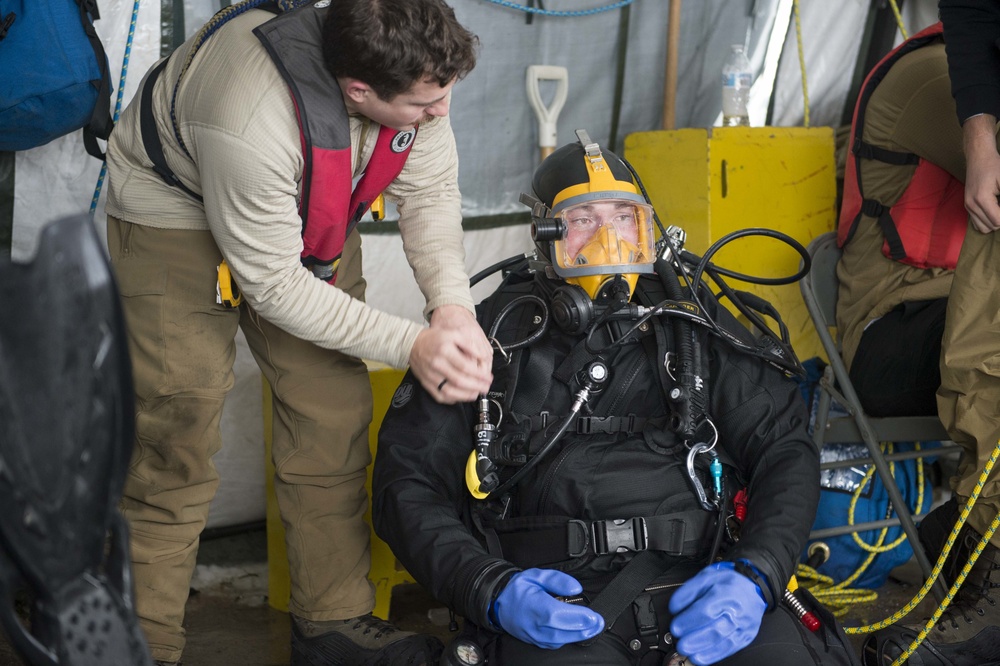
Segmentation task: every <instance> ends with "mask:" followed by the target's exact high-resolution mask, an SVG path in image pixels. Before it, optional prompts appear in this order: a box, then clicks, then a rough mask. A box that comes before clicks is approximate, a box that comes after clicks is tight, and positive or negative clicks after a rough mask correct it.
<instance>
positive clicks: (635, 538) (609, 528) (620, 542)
mask: <svg viewBox="0 0 1000 666" xmlns="http://www.w3.org/2000/svg"><path fill="white" fill-rule="evenodd" d="M591 532H592V534H593V537H594V553H596V554H597V555H607V554H608V553H624V552H626V551H632V552H636V553H637V552H639V551H643V550H646V548H647V547H648V546H649V539H648V537H647V535H646V519H645V518H638V517H637V518H617V519H615V520H595V521H594V524H593V527H592V528H591Z"/></svg>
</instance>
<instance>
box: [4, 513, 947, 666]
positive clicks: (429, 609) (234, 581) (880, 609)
mask: <svg viewBox="0 0 1000 666" xmlns="http://www.w3.org/2000/svg"><path fill="white" fill-rule="evenodd" d="M266 553H267V541H266V534H265V531H264V529H263V527H260V528H256V529H251V530H249V531H245V532H241V533H238V534H233V535H229V536H225V537H216V538H211V539H207V540H205V541H203V543H202V546H201V550H200V552H199V556H198V562H199V564H198V569H197V572H196V575H195V579H194V581H193V583H192V593H191V597H190V600H189V601H188V604H187V616H186V621H185V625H186V628H187V632H188V645H187V649H186V651H185V654H184V666H229V665H230V664H232V665H234V666H235V665H238V666H284V665H285V664H288V663H289V654H290V652H289V634H290V629H289V618H288V615H287V614H285V613H282V612H279V611H276V610H274V609H272V608H270V607H269V606H268V604H267V562H266ZM920 583H921V580H920V573H919V569H918V568H917V566H916V564H915V562H914V561H913V560H912V559H911V560H910V562H908V563H907V564H905V565H903V566H901V567H898V568H897V569H895V570H894V571H893V572H892V575H891V576H890V579H889V582H888V583H886V585H884V586H883V587H882V588H880V589H879V590H878V600H876V601H874V602H871V603H865V604H860V605H858V606H855V607H854V608H852V610H851V612H850V614H849V615H848V616H847V617H846V618H845V621H844V624H845V626H860V625H862V624H866V623H871V622H874V621H878V620H881V619H883V618H885V617H887V616H889V615H891V614H892V613H893V612H894V611H896V610H897V609H899V608H901V607H902V606H904V605H905V604H906V603H907V602H908V601H909V600H910V599H911V598H912V597H913V595H914V594H915V593H916V591H917V590H918V589H919V587H920ZM933 608H934V603H933V602H932V601H929V600H925V601H924V602H923V603H921V604H920V605H919V606H917V608H916V609H915V610H914V611H913V613H912V614H911V617H914V618H917V619H919V618H923V617H927V616H929V615H930V613H931V612H932V611H933ZM391 620H392V621H393V622H395V623H396V624H397V625H399V626H400V627H401V628H403V629H408V630H411V631H420V632H426V633H432V634H434V635H437V636H438V637H440V638H441V639H442V640H443V641H444V642H445V643H447V642H448V641H449V640H450V634H449V631H448V627H447V624H448V613H447V611H446V610H445V609H443V608H441V604H439V603H437V602H436V601H434V600H433V599H432V598H431V597H430V596H429V595H427V594H426V593H425V592H424V591H423V590H422V588H420V587H419V586H417V585H404V586H399V587H397V588H396V589H395V590H394V591H393V601H392V610H391ZM862 640H863V637H852V641H853V642H854V643H855V644H856V646H857V647H858V648H859V649H860V645H861V641H862ZM20 664H22V662H21V660H20V659H19V658H18V657H17V656H16V655H15V654H14V652H13V651H12V650H11V648H10V647H9V646H8V645H7V644H6V642H5V641H2V639H0V665H2V666H7V665H20Z"/></svg>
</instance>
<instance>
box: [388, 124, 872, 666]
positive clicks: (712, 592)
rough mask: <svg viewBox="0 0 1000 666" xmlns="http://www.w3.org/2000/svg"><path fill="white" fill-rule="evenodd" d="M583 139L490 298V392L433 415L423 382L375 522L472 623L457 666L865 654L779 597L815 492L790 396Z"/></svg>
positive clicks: (393, 410)
mask: <svg viewBox="0 0 1000 666" xmlns="http://www.w3.org/2000/svg"><path fill="white" fill-rule="evenodd" d="M577 135H578V137H579V138H580V142H579V143H574V144H570V145H566V146H563V147H562V148H560V149H559V150H557V151H555V152H554V153H553V154H552V155H550V156H549V157H548V158H547V159H546V160H545V161H544V162H543V163H542V164H541V166H540V167H539V168H538V169H537V171H536V172H535V174H534V177H533V181H532V189H533V191H534V195H535V197H536V199H534V200H532V199H531V198H530V197H529V198H528V199H529V200H528V201H526V202H527V203H529V205H533V224H532V232H533V236H534V239H535V241H536V245H537V246H538V248H539V251H540V252H541V253H542V254H544V255H545V257H546V258H547V259H548V261H546V262H538V261H534V262H532V261H524V262H522V263H521V264H520V265H518V266H516V267H514V268H512V269H511V270H510V271H509V272H508V273H507V274H506V276H505V278H504V280H503V282H502V284H501V286H500V287H499V288H498V289H497V290H496V291H495V292H494V293H493V295H492V296H490V297H489V298H487V299H486V300H485V301H484V302H483V303H482V304H480V306H479V310H478V315H479V320H480V324H481V325H482V326H483V328H484V330H485V331H487V333H488V337H490V338H492V339H493V341H494V345H495V347H496V355H495V358H496V362H495V364H494V377H495V381H494V383H493V386H492V388H491V390H490V393H489V394H488V395H486V396H482V397H481V399H480V400H479V401H478V403H475V404H472V403H470V404H464V405H450V406H449V405H439V404H437V403H436V402H435V401H434V400H433V399H432V398H431V396H430V395H428V394H427V393H426V392H425V391H424V390H423V389H422V388H421V386H420V384H419V383H418V382H417V381H415V380H414V378H413V377H412V375H409V374H408V375H407V376H406V377H405V378H404V379H403V381H402V383H401V384H400V386H399V388H398V389H397V391H396V393H395V395H394V397H393V400H392V404H391V407H390V408H389V410H388V413H387V415H386V417H385V420H384V422H383V425H382V428H381V431H380V434H379V448H378V454H377V457H376V461H375V471H374V482H373V502H374V506H373V519H374V523H375V528H376V531H377V533H378V534H379V536H381V537H382V538H383V539H384V540H385V541H386V542H388V544H389V545H390V547H391V548H392V550H393V551H394V553H395V554H396V556H397V557H398V558H399V560H400V561H401V562H402V563H403V565H404V566H405V567H406V569H407V570H408V571H409V572H410V573H411V574H412V575H413V576H414V577H415V578H416V580H417V581H418V582H419V583H421V584H422V585H423V586H424V587H425V588H426V589H427V590H429V591H430V592H431V593H432V594H433V595H434V596H435V597H436V598H437V599H438V600H440V601H441V602H443V603H444V604H446V605H447V606H448V607H449V608H450V609H451V610H452V611H453V612H455V613H457V614H458V615H460V616H462V617H463V618H464V620H465V625H464V630H463V633H462V634H461V636H460V637H459V639H457V640H456V641H455V642H454V643H453V644H452V646H451V647H450V648H449V650H450V652H446V655H445V658H446V659H447V658H448V656H449V654H454V655H455V656H456V657H458V658H456V659H455V660H454V661H453V662H445V663H461V664H483V663H488V664H490V665H491V666H497V665H500V664H507V665H514V666H522V665H531V666H534V665H536V664H546V665H550V664H566V665H570V664H572V665H574V666H575V665H577V664H583V663H593V664H602V665H609V664H640V663H641V664H645V665H647V666H648V665H649V664H662V665H663V666H667V665H674V666H676V665H677V664H680V663H694V664H698V665H703V664H714V663H724V664H728V665H748V666H749V665H754V666H759V665H760V664H765V663H766V664H769V665H770V666H782V665H786V664H787V665H789V666H791V665H793V664H794V666H803V665H804V664H854V663H856V661H855V657H854V655H853V654H852V653H851V649H850V646H849V645H848V643H847V640H846V638H845V637H844V635H843V632H842V630H841V629H840V628H839V626H838V625H837V623H836V621H835V620H834V619H833V617H832V616H830V615H829V614H827V613H826V612H825V611H824V610H823V609H822V608H821V607H820V606H819V604H816V603H815V601H814V600H813V599H811V598H810V597H809V596H808V595H805V597H804V599H805V601H806V603H807V604H809V605H811V606H813V608H810V610H813V611H814V612H816V613H817V614H818V615H819V617H820V618H821V623H820V627H819V628H818V629H817V630H816V632H815V633H812V632H810V631H808V630H806V628H805V627H804V626H803V624H802V623H800V621H799V619H798V617H797V615H796V614H795V612H794V611H793V609H792V608H791V607H790V606H789V605H788V603H787V602H783V601H782V599H783V595H784V594H785V589H786V584H787V583H788V582H789V579H790V576H791V575H792V572H793V569H794V566H795V563H796V560H797V557H798V554H799V553H800V551H801V549H802V547H803V545H804V544H805V541H806V537H807V535H808V533H809V528H810V525H811V523H812V520H813V515H814V512H815V509H816V505H817V502H818V499H819V484H818V482H817V481H818V478H819V462H818V452H817V450H816V447H815V446H814V444H813V443H812V441H811V438H810V437H809V436H808V434H807V432H806V429H805V428H806V422H807V418H806V414H805V409H804V405H803V402H802V399H801V397H800V396H799V393H798V386H797V384H796V383H795V381H793V380H792V379H791V378H790V377H789V376H788V374H787V373H786V372H784V371H783V370H781V369H779V368H778V367H776V364H774V363H771V362H768V361H766V360H764V359H763V358H762V357H761V355H759V354H756V355H755V354H754V353H751V351H749V350H752V349H757V347H756V346H755V345H754V342H755V340H754V338H753V337H752V336H751V335H750V333H749V331H748V330H747V329H745V328H743V327H742V326H741V325H740V324H738V323H737V322H736V320H735V319H734V318H733V317H732V316H731V315H730V314H729V313H728V312H727V311H726V310H725V309H724V308H722V307H721V306H719V305H718V303H717V302H716V301H715V300H714V299H713V297H712V296H711V294H710V292H709V290H708V289H704V288H703V289H699V290H698V293H697V294H691V293H690V291H689V290H687V289H686V288H682V287H681V282H680V280H678V277H677V273H676V272H675V270H677V269H679V264H676V263H675V264H671V262H672V261H673V259H671V258H670V257H677V256H678V255H679V253H680V249H679V246H678V244H677V243H674V244H673V245H671V247H672V248H673V251H672V252H671V251H664V252H663V253H662V254H661V255H660V258H659V259H658V258H657V255H656V254H655V252H654V242H653V228H652V221H651V220H652V218H653V211H652V207H651V206H650V205H649V204H648V202H647V200H646V199H645V198H644V197H643V196H642V195H640V194H639V193H638V189H637V187H636V185H635V184H633V179H632V174H631V169H630V168H629V167H628V166H627V165H626V164H625V163H624V162H623V161H622V160H621V159H620V158H618V157H617V156H615V155H614V154H612V153H611V152H610V151H607V150H602V149H601V148H600V147H599V146H598V145H597V144H596V143H591V142H590V140H589V138H588V137H587V135H586V133H585V132H582V131H578V132H577ZM640 188H641V186H640ZM525 196H526V195H525ZM522 200H525V199H524V197H522ZM682 233H683V232H680V231H679V230H675V228H671V231H670V232H668V234H669V235H670V236H671V237H672V238H673V237H679V236H680V235H681V234H682ZM654 265H655V266H656V270H657V272H655V273H654ZM657 273H658V274H657ZM695 283H697V281H695ZM685 315H690V316H691V318H690V319H689V318H687V317H686V316H685ZM706 322H712V323H716V322H718V325H717V326H716V327H710V326H709V325H708V324H707V323H706ZM737 492H739V493H740V494H741V496H742V495H744V494H745V496H746V498H747V500H746V504H745V508H746V514H745V519H743V520H738V519H737V518H736V517H735V515H740V516H741V518H742V517H743V516H742V512H741V511H738V510H734V497H735V496H736V494H737ZM739 501H740V500H739V499H737V504H738V503H739ZM681 655H684V656H686V657H687V659H688V662H682V657H681ZM484 659H485V661H484Z"/></svg>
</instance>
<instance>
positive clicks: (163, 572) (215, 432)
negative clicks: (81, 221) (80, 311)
mask: <svg viewBox="0 0 1000 666" xmlns="http://www.w3.org/2000/svg"><path fill="white" fill-rule="evenodd" d="M108 249H109V251H110V253H111V259H112V262H113V265H114V267H115V273H116V276H117V279H118V284H119V288H120V290H121V293H122V303H123V307H124V310H125V318H126V325H127V327H128V333H129V346H130V351H131V356H132V365H133V374H134V378H135V393H136V441H135V452H134V454H133V459H132V465H131V467H130V469H129V474H128V477H127V479H126V481H125V489H124V497H123V499H122V509H123V512H124V514H125V517H126V518H127V519H128V521H129V525H130V528H131V550H132V571H133V576H134V580H135V588H136V607H137V611H138V614H139V617H140V623H141V626H142V628H143V630H144V631H145V632H146V637H147V639H148V641H149V645H150V648H151V650H152V653H153V657H154V658H155V659H162V660H166V661H176V660H178V659H179V658H180V655H181V651H182V650H183V648H184V630H183V629H182V627H181V623H182V622H183V619H184V604H185V602H186V600H187V596H188V586H189V584H190V579H191V574H192V572H193V570H194V565H195V557H196V555H197V552H198V537H199V535H200V534H201V531H202V529H203V528H204V526H205V522H206V520H207V518H208V508H209V502H210V501H211V499H212V497H213V496H214V494H215V491H216V488H217V487H218V474H217V473H216V471H215V467H214V465H213V464H212V460H211V457H212V455H213V454H214V453H216V452H217V451H218V450H219V448H220V446H221V439H220V435H219V417H220V415H221V413H222V403H223V400H224V398H225V396H226V393H227V392H228V391H229V389H230V388H232V386H233V372H232V367H233V360H234V359H235V356H236V347H235V343H234V337H235V335H236V327H237V326H238V323H239V314H238V313H237V312H236V311H235V310H226V309H224V308H222V306H219V305H216V304H215V282H216V266H217V265H218V263H219V260H220V254H219V250H218V248H217V247H216V245H215V243H214V241H213V240H212V237H211V234H210V233H208V232H198V231H172V230H163V229H153V228H149V227H143V226H139V225H133V224H128V223H122V222H120V221H118V220H115V219H114V218H109V219H108Z"/></svg>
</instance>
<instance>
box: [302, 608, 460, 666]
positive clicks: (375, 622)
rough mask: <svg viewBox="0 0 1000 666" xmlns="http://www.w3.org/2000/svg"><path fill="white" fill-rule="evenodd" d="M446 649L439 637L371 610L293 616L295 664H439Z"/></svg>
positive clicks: (395, 665) (404, 665)
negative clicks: (316, 618) (347, 615)
mask: <svg viewBox="0 0 1000 666" xmlns="http://www.w3.org/2000/svg"><path fill="white" fill-rule="evenodd" d="M442 650H444V645H443V644H442V643H441V641H439V640H438V639H437V638H435V637H433V636H427V635H424V634H415V633H413V632H411V631H400V630H399V629H397V628H396V627H395V626H393V625H392V624H390V623H388V622H386V621H385V620H380V619H379V618H377V617H375V616H373V615H371V614H369V615H362V616H361V617H356V618H353V619H350V620H327V621H322V622H313V621H310V620H304V619H302V618H300V617H295V616H294V615H293V616H292V666H436V665H437V663H438V659H440V657H441V652H442Z"/></svg>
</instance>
